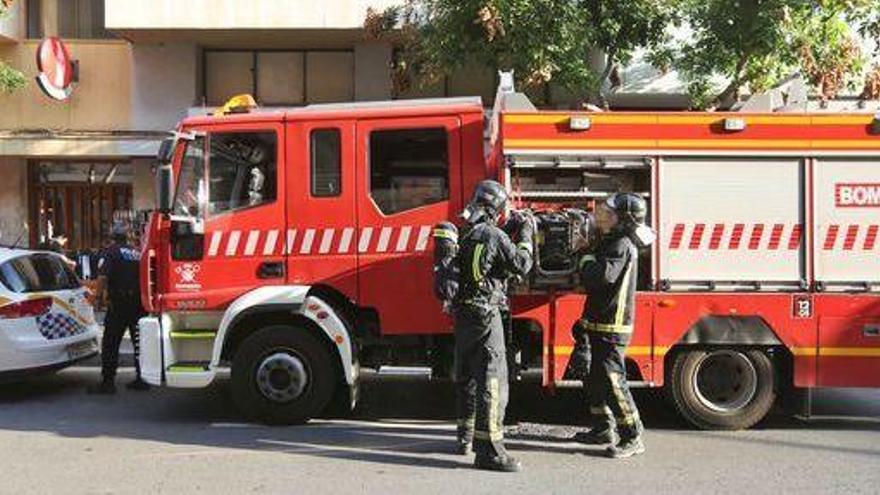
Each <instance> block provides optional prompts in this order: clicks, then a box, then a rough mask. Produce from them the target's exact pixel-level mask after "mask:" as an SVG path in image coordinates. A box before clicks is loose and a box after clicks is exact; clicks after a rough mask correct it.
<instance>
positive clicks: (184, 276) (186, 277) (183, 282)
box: [174, 263, 202, 290]
mask: <svg viewBox="0 0 880 495" xmlns="http://www.w3.org/2000/svg"><path fill="white" fill-rule="evenodd" d="M201 269H202V267H201V266H200V265H199V264H198V263H183V264H181V265H178V266H177V268H175V269H174V273H176V274H177V275H178V277H180V279H179V280H178V281H177V283H176V284H174V288H175V289H177V290H199V289H201V288H202V284H201V283H200V282H199V281H198V280H196V276H197V275H198V273H199V271H201Z"/></svg>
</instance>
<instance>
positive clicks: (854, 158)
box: [140, 77, 880, 429]
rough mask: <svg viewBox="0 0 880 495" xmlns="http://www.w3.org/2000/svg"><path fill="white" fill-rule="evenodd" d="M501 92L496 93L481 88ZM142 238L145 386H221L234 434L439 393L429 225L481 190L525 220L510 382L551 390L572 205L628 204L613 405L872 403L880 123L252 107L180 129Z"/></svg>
mask: <svg viewBox="0 0 880 495" xmlns="http://www.w3.org/2000/svg"><path fill="white" fill-rule="evenodd" d="M504 79H505V78H504V77H502V80H504ZM159 161H160V167H159V169H158V172H157V179H158V188H157V189H158V199H157V201H158V205H159V207H158V209H157V211H156V213H154V214H153V216H152V219H151V222H150V223H149V227H148V230H147V232H146V235H145V242H144V256H143V261H142V267H141V283H142V286H143V290H142V298H143V303H144V306H145V308H146V309H147V311H148V312H149V315H148V316H146V317H145V318H143V319H142V320H141V321H140V328H141V332H140V338H141V367H142V369H143V374H144V379H146V380H147V381H148V382H150V383H152V384H154V385H164V386H169V387H194V388H195V387H205V386H207V385H209V384H210V383H211V382H212V381H213V380H214V378H215V376H216V375H217V372H218V370H219V369H224V368H227V367H228V368H231V391H232V396H233V399H234V402H235V403H236V404H237V406H238V407H239V408H240V409H241V410H242V411H243V412H244V413H245V414H246V415H247V416H248V417H250V418H254V419H257V420H260V421H265V422H270V423H291V422H301V421H305V420H307V419H308V418H310V417H313V416H315V415H318V414H321V413H322V411H324V410H325V409H326V408H327V407H328V406H329V405H330V404H331V403H341V404H348V405H353V404H354V401H355V398H356V396H357V385H358V376H359V370H360V369H361V368H374V369H375V368H379V367H382V366H429V367H430V368H431V369H432V370H433V372H434V375H437V376H443V375H448V373H449V370H450V369H451V361H452V357H451V356H452V345H453V342H452V328H451V326H452V325H451V321H450V319H449V317H448V316H447V315H445V314H444V313H443V312H442V309H441V306H440V304H439V303H438V302H437V301H436V300H435V299H434V297H433V294H432V283H431V277H432V270H431V262H432V247H433V240H432V236H431V234H432V227H433V226H434V225H435V224H437V223H438V222H440V221H444V220H449V219H456V218H457V217H458V214H459V213H460V212H461V210H462V208H463V206H464V204H465V203H466V202H467V200H468V198H469V196H470V194H471V192H472V191H473V189H474V186H475V185H476V184H477V183H478V182H479V181H480V180H483V179H485V178H495V179H497V180H499V181H501V182H502V183H503V184H505V186H506V187H508V188H509V191H510V194H511V197H512V198H513V200H514V205H515V207H517V208H523V209H526V208H528V209H529V210H530V211H532V212H534V215H536V216H537V217H538V218H539V220H541V222H540V225H541V228H540V229H539V232H538V235H537V239H536V242H537V249H536V253H537V254H536V256H539V257H540V259H538V260H536V264H535V269H534V270H533V274H532V276H531V277H530V278H529V280H527V281H523V283H520V284H518V285H517V286H516V288H515V292H514V294H513V296H512V309H511V321H510V325H509V326H510V331H509V335H508V340H509V342H508V345H509V349H510V354H511V356H512V359H511V366H512V367H513V370H512V371H513V372H512V373H511V375H512V376H517V375H518V374H519V373H520V372H522V371H524V370H528V369H533V370H541V374H542V383H543V386H545V387H548V388H551V389H553V388H556V387H565V386H574V385H577V382H575V381H572V380H570V379H569V377H567V376H566V373H565V371H566V366H567V364H568V361H569V358H570V356H571V352H572V349H573V340H572V336H571V327H572V325H573V323H574V322H575V321H576V320H577V319H578V318H579V316H580V313H581V309H582V306H583V302H584V297H585V296H584V295H583V294H582V293H580V291H579V289H578V284H577V281H576V275H575V273H574V272H575V270H574V269H573V261H572V259H571V251H572V250H573V249H574V248H573V247H572V246H573V239H574V238H575V237H577V233H576V231H578V229H577V228H575V227H574V224H576V223H577V222H576V221H575V220H573V219H574V218H576V217H579V216H578V215H574V214H572V212H573V211H576V210H575V209H580V210H586V211H589V210H590V209H591V208H592V207H593V206H594V205H595V203H596V201H600V200H601V199H602V198H604V197H606V196H607V195H609V194H611V193H614V192H620V191H628V192H634V193H637V194H641V195H643V196H644V197H645V198H646V199H647V200H648V204H649V210H650V211H649V221H650V224H651V226H652V228H653V229H654V230H655V231H656V233H657V241H656V242H655V243H654V244H653V246H651V247H650V248H649V249H646V250H643V252H641V254H640V257H641V263H640V265H639V266H640V268H641V273H639V277H638V293H637V297H636V305H637V309H636V319H635V333H634V337H633V341H632V344H631V346H630V347H629V349H628V351H627V369H628V375H629V378H630V379H631V380H632V382H633V383H634V385H637V386H646V387H658V388H662V389H663V390H665V391H666V392H667V395H668V396H669V398H671V402H672V403H673V404H674V406H675V407H676V409H677V410H678V412H679V413H680V414H681V415H682V416H683V417H684V418H685V419H686V420H688V421H689V422H690V423H692V424H693V425H695V426H697V427H700V428H720V429H735V428H747V427H749V426H751V425H753V424H755V423H756V422H758V421H759V420H761V419H762V418H763V417H765V415H767V413H768V412H769V411H770V409H771V407H772V406H773V405H774V403H777V402H779V399H781V398H784V397H789V396H797V395H801V396H804V395H806V396H808V394H807V393H806V392H809V391H810V390H811V389H813V388H816V387H876V386H878V385H880V295H878V290H880V246H878V244H880V242H878V231H880V120H878V118H875V117H874V116H873V115H869V114H836V113H763V114H762V113H738V112H734V113H721V112H713V113H702V112H686V113H665V112H664V113H660V112H592V111H538V110H536V109H535V108H534V107H533V106H532V105H531V103H529V101H528V99H527V98H526V97H525V96H524V95H522V94H520V93H517V92H515V91H514V90H513V89H512V85H511V84H508V83H504V82H503V83H502V85H501V86H499V90H498V94H497V96H496V99H495V105H494V108H493V109H492V111H491V112H484V109H483V106H482V104H481V101H480V100H479V99H478V98H445V99H425V100H410V101H405V100H397V101H386V102H365V103H346V104H330V105H310V106H305V107H301V108H295V109H266V110H262V109H259V108H255V106H254V105H253V104H252V102H250V101H248V100H247V99H246V98H243V99H233V100H231V101H230V102H229V104H227V105H226V106H225V107H224V108H223V109H221V110H219V111H218V112H216V113H215V114H213V115H208V116H199V117H191V118H187V119H185V120H184V121H182V122H181V123H180V124H179V126H178V127H177V129H176V131H175V132H174V137H173V138H171V139H169V140H167V141H166V142H164V143H163V145H162V147H161V149H160V153H159Z"/></svg>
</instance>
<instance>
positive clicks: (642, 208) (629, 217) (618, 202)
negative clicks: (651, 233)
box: [605, 193, 648, 227]
mask: <svg viewBox="0 0 880 495" xmlns="http://www.w3.org/2000/svg"><path fill="white" fill-rule="evenodd" d="M605 206H607V207H608V208H610V209H611V210H612V211H614V213H616V214H617V218H618V219H619V220H620V223H621V226H622V227H635V226H638V225H644V223H645V217H646V216H647V214H648V205H647V203H645V200H644V199H642V197H641V196H639V195H637V194H633V193H617V194H612V195H611V196H609V197H608V199H606V200H605Z"/></svg>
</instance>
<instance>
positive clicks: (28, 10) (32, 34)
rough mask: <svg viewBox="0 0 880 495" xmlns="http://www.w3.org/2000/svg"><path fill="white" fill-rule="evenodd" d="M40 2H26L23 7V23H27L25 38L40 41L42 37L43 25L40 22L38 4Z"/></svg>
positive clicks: (40, 0) (36, 0) (28, 0)
mask: <svg viewBox="0 0 880 495" xmlns="http://www.w3.org/2000/svg"><path fill="white" fill-rule="evenodd" d="M41 3H42V0H27V4H26V5H25V17H26V19H25V21H26V22H27V37H28V38H29V39H40V38H42V37H43V23H42V22H41V17H40V13H41V9H40V4H41Z"/></svg>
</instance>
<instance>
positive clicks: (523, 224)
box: [516, 213, 537, 246]
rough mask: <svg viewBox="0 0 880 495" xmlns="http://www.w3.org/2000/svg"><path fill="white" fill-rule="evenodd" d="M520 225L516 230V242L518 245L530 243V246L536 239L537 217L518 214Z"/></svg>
mask: <svg viewBox="0 0 880 495" xmlns="http://www.w3.org/2000/svg"><path fill="white" fill-rule="evenodd" d="M518 216H519V225H517V229H516V241H517V243H518V244H522V243H528V244H529V245H530V246H531V244H532V242H533V240H534V239H535V231H536V230H537V229H536V227H537V226H536V225H535V217H533V216H531V215H529V214H527V213H518Z"/></svg>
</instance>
